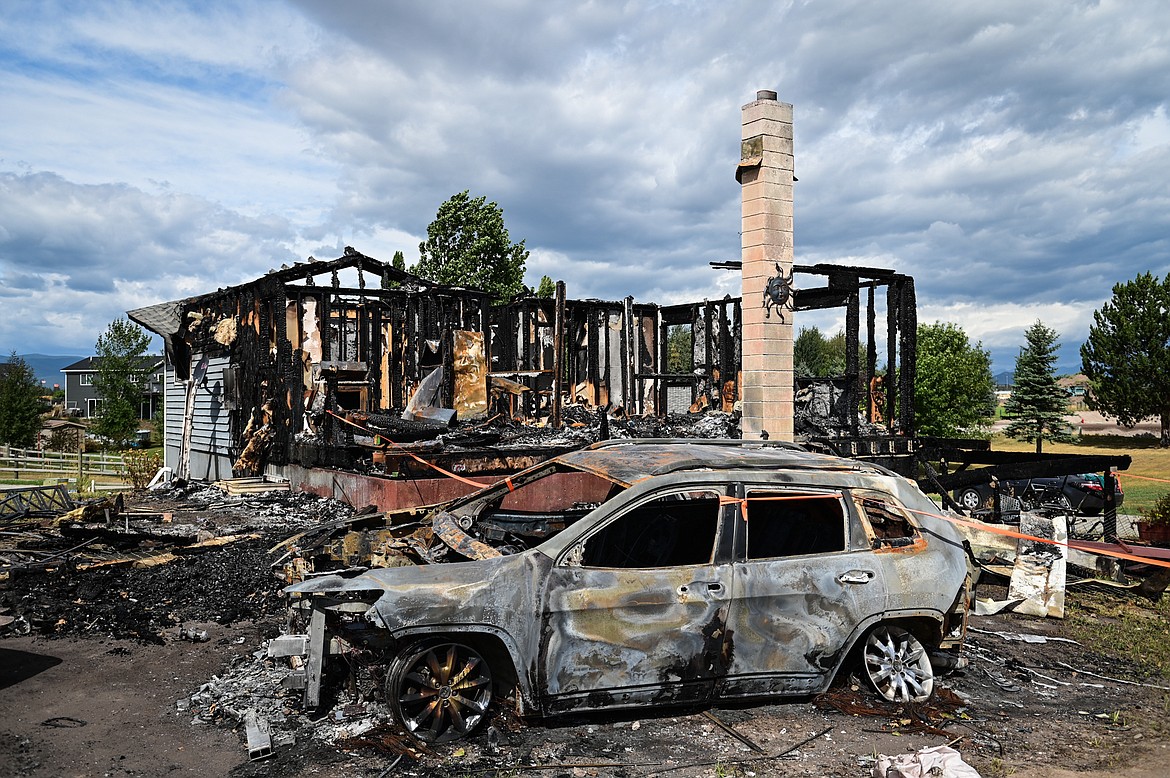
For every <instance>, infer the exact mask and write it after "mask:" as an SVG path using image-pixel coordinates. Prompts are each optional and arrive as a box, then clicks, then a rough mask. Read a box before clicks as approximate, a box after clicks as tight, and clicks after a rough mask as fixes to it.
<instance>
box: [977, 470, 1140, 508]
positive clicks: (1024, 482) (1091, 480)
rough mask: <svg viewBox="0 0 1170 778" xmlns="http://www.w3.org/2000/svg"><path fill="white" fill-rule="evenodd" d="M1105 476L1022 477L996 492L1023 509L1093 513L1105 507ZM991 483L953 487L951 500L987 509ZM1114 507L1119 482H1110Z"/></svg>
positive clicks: (1119, 501)
mask: <svg viewBox="0 0 1170 778" xmlns="http://www.w3.org/2000/svg"><path fill="white" fill-rule="evenodd" d="M1104 481H1105V479H1104V478H1103V477H1102V476H1101V475H1100V474H1099V473H1082V474H1080V475H1061V476H1050V477H1046V478H1022V479H1019V480H1015V481H1000V482H999V491H1000V495H1001V496H1002V495H1007V496H1009V497H1014V498H1016V499H1018V500H1019V501H1020V503H1021V504H1022V507H1023V508H1024V509H1025V510H1032V509H1035V508H1040V507H1054V508H1063V509H1065V510H1067V511H1068V512H1070V513H1079V514H1082V515H1084V516H1096V515H1097V514H1098V513H1100V512H1101V511H1102V510H1103V509H1104V508H1105V482H1104ZM992 494H993V490H992V486H991V484H977V485H975V486H966V487H963V488H962V489H957V490H955V495H954V497H955V502H957V503H958V504H959V505H961V506H962V507H963V508H965V509H967V510H970V511H976V510H980V509H983V508H990V507H991V503H992ZM1114 498H1115V500H1116V504H1117V507H1118V508H1120V507H1121V504H1122V503H1123V502H1124V501H1125V495H1124V494H1123V493H1122V490H1121V483H1120V482H1116V481H1115V482H1114Z"/></svg>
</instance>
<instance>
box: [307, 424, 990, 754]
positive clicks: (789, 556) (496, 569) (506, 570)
mask: <svg viewBox="0 0 1170 778" xmlns="http://www.w3.org/2000/svg"><path fill="white" fill-rule="evenodd" d="M937 512H938V509H937V508H936V506H935V505H934V504H933V503H932V502H931V501H930V500H928V499H927V498H926V497H925V496H924V495H923V494H922V492H920V491H919V490H918V488H917V487H916V486H915V485H914V484H913V483H911V482H909V481H907V480H905V479H904V478H902V477H900V476H898V475H895V474H894V473H891V472H889V471H887V470H885V469H883V468H881V467H877V466H875V465H872V464H868V463H864V462H860V461H856V460H849V459H839V458H835V457H829V456H823V455H819V454H812V453H809V452H807V451H804V450H802V449H800V448H797V447H795V446H791V445H784V444H779V445H777V444H767V443H749V442H741V441H691V440H685V441H682V440H624V441H610V442H606V443H598V444H595V445H593V446H591V447H589V448H587V449H584V450H581V451H576V452H573V453H569V454H564V455H562V456H558V457H555V458H553V459H550V460H548V461H546V462H544V463H543V464H540V465H537V466H535V467H533V468H530V469H528V470H526V471H523V472H521V473H519V474H517V475H515V476H512V477H511V478H509V479H506V480H504V481H501V482H500V483H497V484H495V485H493V486H490V487H487V488H485V489H483V490H481V491H478V492H475V493H473V494H471V495H469V496H467V497H463V498H460V499H459V500H456V501H454V502H453V503H450V504H448V505H447V506H446V507H445V508H443V509H441V510H437V511H436V512H434V513H433V515H430V516H428V517H427V518H426V520H425V521H423V522H421V523H417V526H415V528H414V529H413V530H411V527H410V526H404V527H400V528H399V531H398V532H397V533H393V532H391V533H390V534H388V535H384V536H383V537H385V538H387V540H386V541H385V544H384V545H385V546H386V548H390V547H392V546H395V544H397V547H398V548H405V547H407V546H408V545H409V546H412V547H413V549H414V551H413V552H412V553H411V554H409V555H408V554H401V555H395V554H392V553H387V554H384V555H383V557H382V561H383V563H387V564H392V565H396V566H392V567H383V568H377V569H367V570H362V569H360V568H358V569H352V568H351V569H349V570H347V571H344V572H338V573H332V574H325V575H318V577H310V578H309V579H307V580H305V581H303V582H301V583H297V584H294V585H292V586H289V587H287V588H286V589H285V592H286V593H287V595H288V596H289V597H291V598H292V604H293V606H294V609H295V611H296V612H299V613H300V614H301V615H302V617H303V620H302V623H304V624H305V625H307V626H308V630H307V636H306V637H303V638H300V640H302V641H303V645H304V646H305V647H306V651H305V654H306V656H307V659H306V662H305V668H306V678H305V681H306V684H307V688H306V703H307V704H309V705H315V704H317V702H318V700H319V683H320V677H321V672H322V663H323V662H324V661H327V659H328V654H330V653H342V654H355V653H358V652H363V653H365V655H366V656H367V657H372V658H373V660H374V661H376V662H379V663H381V665H382V668H383V670H382V672H381V673H380V674H379V678H380V681H379V682H380V683H381V685H382V687H383V689H384V692H385V696H386V700H387V702H388V703H389V705H390V707H391V708H392V709H393V711H394V713H395V714H396V716H397V717H398V719H399V720H400V721H401V723H402V724H403V725H404V726H405V727H406V729H407V730H408V731H410V732H412V733H413V734H414V735H416V736H418V737H420V738H422V739H423V740H427V741H432V742H442V741H446V740H453V739H455V738H458V737H461V736H463V735H466V734H468V733H469V732H471V731H472V730H473V729H475V727H476V726H477V725H478V724H480V723H481V722H482V721H483V720H484V718H485V716H486V715H487V712H488V709H489V706H490V705H491V704H492V702H493V701H494V700H497V699H499V698H500V697H501V695H503V694H505V693H507V692H509V691H510V690H512V689H514V690H515V692H516V703H517V706H518V708H519V710H520V713H521V714H536V715H551V714H557V713H563V712H568V711H582V710H596V709H615V708H629V707H635V706H644V705H670V704H688V705H690V704H697V705H701V704H705V703H708V702H714V701H727V700H739V699H746V698H757V697H769V696H775V695H808V694H811V693H816V692H820V691H823V690H824V689H826V688H827V687H828V685H829V684H830V683H831V682H832V680H833V678H834V675H835V674H837V673H838V672H839V671H840V670H841V668H842V667H847V666H848V667H853V666H856V665H858V664H859V665H860V667H861V668H862V674H863V675H864V676H865V677H866V678H868V680H869V682H870V683H871V684H872V685H873V687H874V688H875V689H876V691H877V692H878V693H880V694H881V695H882V696H883V697H885V698H886V699H888V700H891V701H899V702H903V701H922V700H925V699H927V698H928V697H929V696H930V695H931V693H932V691H933V688H934V670H933V669H932V662H931V660H932V659H934V660H935V662H936V664H937V663H939V662H940V661H941V662H944V663H945V662H947V660H948V654H950V657H949V658H950V659H953V657H954V655H955V654H957V651H958V648H959V646H960V644H961V642H962V640H963V636H964V633H965V627H966V613H967V606H968V603H969V600H970V596H971V586H972V583H973V576H974V573H973V571H972V570H971V569H969V567H968V558H969V557H968V554H967V553H966V549H965V548H964V546H963V543H962V541H961V538H960V536H959V534H958V533H957V532H956V531H955V529H954V528H953V527H952V526H951V525H950V524H949V523H948V522H946V521H945V520H942V519H940V518H936V517H935V516H934V515H932V514H936V513H937ZM407 531H410V534H409V536H407V535H406V534H405V533H406V532H407ZM403 538H407V539H408V540H409V543H407V544H405V545H404V543H403ZM367 542H373V543H375V545H376V544H377V542H379V541H377V540H374V541H369V540H367ZM410 557H413V559H414V561H415V562H416V563H414V564H412V563H410V561H409V558H410ZM420 561H421V562H423V563H418V562H420Z"/></svg>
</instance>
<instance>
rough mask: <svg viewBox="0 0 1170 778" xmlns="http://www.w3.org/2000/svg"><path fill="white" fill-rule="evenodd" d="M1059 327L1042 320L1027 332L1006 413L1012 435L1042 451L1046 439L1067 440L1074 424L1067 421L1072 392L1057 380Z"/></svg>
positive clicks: (1009, 433)
mask: <svg viewBox="0 0 1170 778" xmlns="http://www.w3.org/2000/svg"><path fill="white" fill-rule="evenodd" d="M1056 338H1057V333H1056V330H1053V329H1050V328H1048V327H1045V326H1044V324H1043V323H1042V322H1040V321H1039V320H1037V321H1036V323H1035V324H1033V325H1032V326H1031V327H1029V328H1028V329H1027V330H1026V331H1025V332H1024V339H1025V340H1026V341H1027V343H1026V345H1025V346H1024V347H1023V348H1021V349H1020V353H1019V355H1017V356H1016V381H1015V387H1014V388H1013V389H1012V396H1011V397H1010V398H1008V401H1007V403H1006V404H1005V405H1004V409H1003V415H1004V416H1005V417H1006V418H1008V419H1011V420H1012V421H1011V424H1009V425H1008V426H1007V429H1006V430H1005V431H1004V432H1005V433H1006V434H1007V435H1008V436H1009V437H1013V438H1015V439H1016V440H1023V441H1026V442H1028V443H1031V442H1033V441H1034V442H1035V443H1036V453H1037V454H1039V453H1042V450H1043V445H1044V441H1045V440H1049V441H1052V442H1053V443H1067V442H1069V441H1071V440H1072V427H1071V426H1070V425H1069V424H1068V422H1066V421H1065V420H1064V415H1065V414H1066V413H1068V393H1067V392H1065V390H1064V389H1061V388H1060V386H1059V385H1058V384H1057V383H1056V349H1057V348H1058V345H1059V344H1057V342H1056Z"/></svg>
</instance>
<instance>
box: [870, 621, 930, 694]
mask: <svg viewBox="0 0 1170 778" xmlns="http://www.w3.org/2000/svg"><path fill="white" fill-rule="evenodd" d="M862 662H863V664H864V665H865V668H864V669H865V676H866V678H868V679H869V682H870V685H872V686H873V688H874V690H875V691H876V692H877V693H878V694H880V695H881V696H882V697H883V698H885V699H886V700H888V701H889V702H925V701H926V700H928V699H930V695H931V694H933V693H934V669H933V668H932V667H931V666H930V657H928V656H927V655H926V649H925V648H923V646H922V644H921V643H920V642H918V638H916V637H914V636H913V635H911V634H910V633H909V632H907V631H906V630H904V629H902V628H901V627H895V626H892V625H886V624H882V625H879V626H877V627H875V628H874V629H873V631H872V632H870V633H869V635H868V636H866V638H865V645H864V646H863V647H862Z"/></svg>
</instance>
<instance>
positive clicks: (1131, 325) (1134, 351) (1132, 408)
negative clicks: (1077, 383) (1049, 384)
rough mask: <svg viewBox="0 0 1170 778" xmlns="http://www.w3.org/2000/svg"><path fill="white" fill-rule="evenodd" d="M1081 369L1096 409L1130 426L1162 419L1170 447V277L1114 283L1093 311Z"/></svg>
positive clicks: (1164, 439)
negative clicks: (1087, 379)
mask: <svg viewBox="0 0 1170 778" xmlns="http://www.w3.org/2000/svg"><path fill="white" fill-rule="evenodd" d="M1081 370H1082V372H1084V374H1085V375H1086V376H1088V378H1089V381H1090V382H1091V385H1092V386H1091V389H1092V390H1091V392H1090V393H1089V396H1088V404H1089V407H1090V408H1092V409H1094V410H1099V411H1101V412H1102V413H1104V414H1106V415H1108V416H1112V417H1114V418H1115V419H1117V420H1118V421H1119V422H1121V424H1123V425H1125V426H1127V427H1132V426H1133V425H1134V424H1137V423H1138V422H1139V421H1141V420H1143V419H1149V418H1157V419H1160V420H1161V423H1162V436H1161V444H1162V446H1163V447H1167V446H1170V380H1168V377H1170V275H1167V276H1166V278H1165V279H1163V280H1158V279H1157V278H1156V277H1155V276H1154V275H1152V274H1150V273H1142V274H1141V275H1139V276H1138V277H1137V278H1135V279H1134V280H1132V281H1126V282H1125V283H1120V284H1116V285H1114V287H1113V297H1112V298H1111V299H1110V300H1109V301H1108V302H1107V303H1105V304H1104V305H1102V306H1101V308H1100V309H1099V310H1097V311H1094V312H1093V324H1092V325H1090V326H1089V338H1088V340H1086V341H1085V343H1084V344H1083V345H1082V346H1081Z"/></svg>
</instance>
